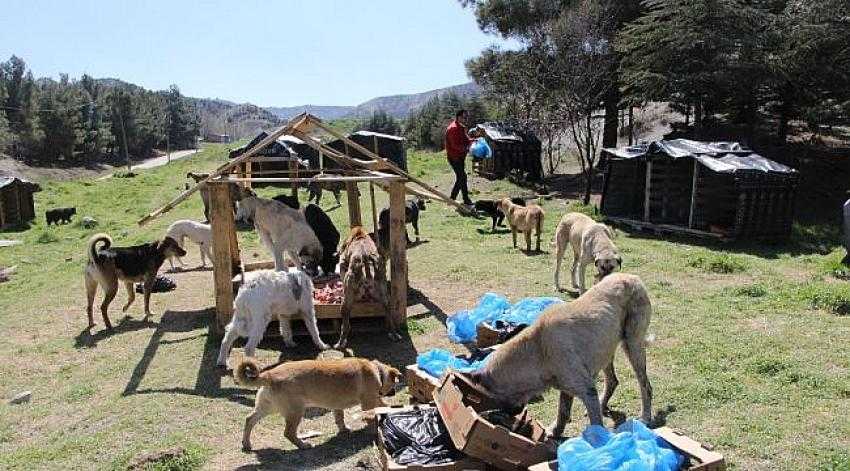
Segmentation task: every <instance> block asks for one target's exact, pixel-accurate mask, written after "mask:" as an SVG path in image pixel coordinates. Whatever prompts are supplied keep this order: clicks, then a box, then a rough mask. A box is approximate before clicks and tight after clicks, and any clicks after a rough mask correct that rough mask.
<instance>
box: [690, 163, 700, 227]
mask: <svg viewBox="0 0 850 471" xmlns="http://www.w3.org/2000/svg"><path fill="white" fill-rule="evenodd" d="M699 165H700V164H699V161H698V160H697V159H694V178H693V181H692V182H691V210H690V212H688V228H690V229H693V228H694V208H695V207H696V201H697V181H698V180H699Z"/></svg>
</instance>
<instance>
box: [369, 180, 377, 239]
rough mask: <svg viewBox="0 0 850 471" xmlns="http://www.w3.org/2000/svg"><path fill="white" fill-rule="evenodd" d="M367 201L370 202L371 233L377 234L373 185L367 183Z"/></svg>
mask: <svg viewBox="0 0 850 471" xmlns="http://www.w3.org/2000/svg"><path fill="white" fill-rule="evenodd" d="M369 200H371V202H372V232H374V233H375V234H377V233H378V207H377V206H376V205H375V184H374V183H372V182H369Z"/></svg>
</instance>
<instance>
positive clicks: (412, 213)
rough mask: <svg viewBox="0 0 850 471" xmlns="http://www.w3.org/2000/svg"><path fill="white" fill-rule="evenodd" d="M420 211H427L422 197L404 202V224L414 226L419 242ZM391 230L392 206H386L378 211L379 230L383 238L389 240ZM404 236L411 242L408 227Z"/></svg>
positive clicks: (414, 232)
mask: <svg viewBox="0 0 850 471" xmlns="http://www.w3.org/2000/svg"><path fill="white" fill-rule="evenodd" d="M419 211H425V200H424V199H422V198H420V197H418V196H417V197H415V198H413V199H410V200H407V201H406V202H405V203H404V224H405V225H407V224H410V225H412V226H413V234H414V235H415V236H416V241H417V242H419ZM389 231H390V208H384V209H382V210H381V212H380V213H378V232H379V234H381V235H382V237H383V238H385V239H386V240H389V238H388V237H389ZM404 238H405V239H406V240H407V243H408V244H409V243H410V237H409V236H408V235H407V229H405V231H404Z"/></svg>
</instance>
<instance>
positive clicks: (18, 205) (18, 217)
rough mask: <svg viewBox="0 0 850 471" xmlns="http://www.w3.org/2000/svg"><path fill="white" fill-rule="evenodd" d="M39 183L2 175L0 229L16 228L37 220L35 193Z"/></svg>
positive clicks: (0, 175) (38, 188) (0, 180)
mask: <svg viewBox="0 0 850 471" xmlns="http://www.w3.org/2000/svg"><path fill="white" fill-rule="evenodd" d="M38 191H41V187H40V186H38V184H37V183H33V182H31V181H29V180H27V179H25V178H23V177H21V176H18V175H11V174H0V228H6V227H14V226H18V225H21V224H24V223H26V222H28V221H32V220H33V219H35V201H34V199H33V193H35V192H38Z"/></svg>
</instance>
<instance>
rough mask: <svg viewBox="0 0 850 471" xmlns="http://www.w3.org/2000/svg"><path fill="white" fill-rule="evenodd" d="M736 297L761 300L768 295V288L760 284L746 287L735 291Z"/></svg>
mask: <svg viewBox="0 0 850 471" xmlns="http://www.w3.org/2000/svg"><path fill="white" fill-rule="evenodd" d="M733 294H735V296H747V297H750V298H761V297H763V296H765V295H767V288H765V287H764V286H762V285H760V284H753V285H745V286H740V287H738V288H735V289H734V290H733Z"/></svg>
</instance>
